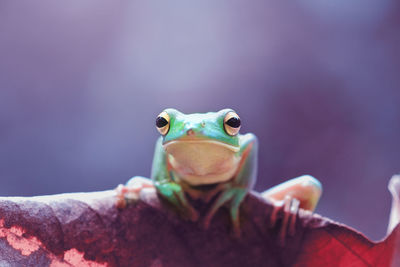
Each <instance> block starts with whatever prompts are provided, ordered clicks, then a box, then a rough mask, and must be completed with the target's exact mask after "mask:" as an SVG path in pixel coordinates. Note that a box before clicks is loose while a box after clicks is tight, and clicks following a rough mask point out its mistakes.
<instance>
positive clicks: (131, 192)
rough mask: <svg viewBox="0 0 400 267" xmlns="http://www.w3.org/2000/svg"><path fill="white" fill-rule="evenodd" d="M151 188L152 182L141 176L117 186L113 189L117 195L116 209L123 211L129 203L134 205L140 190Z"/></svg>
mask: <svg viewBox="0 0 400 267" xmlns="http://www.w3.org/2000/svg"><path fill="white" fill-rule="evenodd" d="M153 187H154V185H153V182H152V181H151V180H150V179H147V178H145V177H141V176H135V177H133V178H131V179H130V180H129V181H128V182H127V183H126V185H123V184H119V185H118V186H117V188H116V189H115V191H116V193H117V203H116V206H117V208H119V209H123V208H125V207H126V206H127V205H128V204H129V203H135V202H136V201H138V200H139V196H140V191H141V190H142V189H144V188H153Z"/></svg>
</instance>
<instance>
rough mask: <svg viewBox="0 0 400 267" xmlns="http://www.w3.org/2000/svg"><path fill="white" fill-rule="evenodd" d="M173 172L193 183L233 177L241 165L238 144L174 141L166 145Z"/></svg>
mask: <svg viewBox="0 0 400 267" xmlns="http://www.w3.org/2000/svg"><path fill="white" fill-rule="evenodd" d="M164 149H165V151H166V152H167V157H168V161H169V163H170V165H171V166H172V169H173V171H174V172H175V174H176V175H177V177H178V178H179V179H182V180H184V181H185V182H187V183H188V184H190V185H205V184H213V183H220V182H225V181H228V180H230V179H231V178H232V177H233V176H234V174H235V172H236V170H237V167H238V163H239V161H240V158H239V157H238V156H237V153H236V152H237V151H238V150H239V148H238V147H235V146H231V145H228V144H225V143H222V142H218V141H213V140H185V141H172V142H169V143H167V144H165V145H164Z"/></svg>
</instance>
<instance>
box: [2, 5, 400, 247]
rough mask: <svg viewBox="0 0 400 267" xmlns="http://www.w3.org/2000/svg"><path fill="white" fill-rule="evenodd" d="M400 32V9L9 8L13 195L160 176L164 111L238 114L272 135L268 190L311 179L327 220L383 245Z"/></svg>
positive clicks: (262, 136) (249, 128)
mask: <svg viewBox="0 0 400 267" xmlns="http://www.w3.org/2000/svg"><path fill="white" fill-rule="evenodd" d="M189 2H190V3H189ZM399 27H400V2H399V1H396V0H375V1H373V0H353V1H348V0H331V1H319V0H296V1H290V3H289V2H288V3H285V2H284V1H252V2H251V3H249V2H246V1H232V0H230V1H218V2H216V1H210V2H206V1H196V2H195V1H193V2H191V1H168V2H165V1H142V2H134V1H129V2H128V1H126V2H119V1H106V0H96V1H64V2H60V1H50V0H48V1H43V0H42V1H34V2H33V1H32V2H31V1H28V2H19V1H1V2H0V195H2V196H14V195H18V196H32V195H42V194H56V193H62V192H78V191H94V190H107V189H111V188H114V187H115V186H116V185H117V184H119V183H124V182H126V181H127V180H128V179H129V178H130V177H132V176H134V175H143V176H149V175H150V166H151V162H152V157H153V149H154V143H155V140H156V138H157V137H158V132H157V131H156V129H155V125H154V121H155V117H156V115H157V114H158V113H159V112H160V111H162V110H163V109H164V108H166V107H174V108H177V109H179V110H181V111H182V112H184V113H193V112H207V111H217V110H220V109H222V108H225V107H231V108H234V109H235V110H236V111H237V112H238V114H239V115H240V116H241V118H242V123H243V127H242V130H241V131H242V132H243V133H244V132H253V133H255V134H256V135H257V136H258V138H259V141H260V152H259V178H258V181H257V184H256V190H257V191H263V190H265V189H267V188H269V187H271V186H273V185H275V184H278V183H280V182H283V181H285V180H287V179H290V178H293V177H296V176H300V175H302V174H311V175H313V176H314V177H316V178H318V179H319V180H320V181H321V182H322V184H323V186H324V193H323V196H322V199H321V201H320V204H319V207H318V209H317V212H318V213H320V214H322V215H324V216H327V217H330V218H332V219H334V220H337V221H339V222H342V223H345V224H348V225H350V226H351V227H354V228H356V229H357V230H359V231H362V232H363V233H365V234H366V235H367V236H368V237H369V238H372V239H374V240H377V239H380V238H382V237H383V236H384V235H385V233H386V227H387V222H388V218H389V210H390V204H391V198H390V195H389V192H388V190H387V183H388V181H389V178H390V177H391V176H392V175H393V174H396V173H398V172H399V170H400V142H399V136H400V105H399V101H400V30H399Z"/></svg>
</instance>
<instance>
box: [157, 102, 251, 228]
mask: <svg viewBox="0 0 400 267" xmlns="http://www.w3.org/2000/svg"><path fill="white" fill-rule="evenodd" d="M231 111H233V110H231V109H223V110H221V111H219V112H209V113H204V114H200V113H196V114H188V115H186V114H183V113H181V112H179V111H177V110H175V109H166V110H165V112H167V113H168V115H169V116H170V125H169V131H168V133H167V134H166V135H164V136H161V137H160V138H159V139H158V141H157V143H156V148H155V153H154V159H153V166H152V172H151V178H152V180H153V182H154V185H155V187H156V190H157V192H158V193H159V194H160V195H161V197H163V198H164V199H166V200H168V201H169V202H170V203H171V204H172V205H174V206H175V207H176V209H178V210H179V211H180V213H181V214H182V215H184V216H186V217H187V218H189V219H192V220H197V219H198V214H197V211H196V210H195V209H194V208H193V207H192V206H191V204H190V203H189V201H188V199H187V197H186V194H185V192H186V193H189V192H196V195H197V196H200V197H204V196H207V194H210V195H211V194H212V193H211V191H213V192H214V193H215V191H216V190H217V191H218V192H217V193H219V195H218V197H217V198H216V199H215V201H213V203H212V205H211V207H210V209H209V211H208V214H207V215H206V216H205V218H204V226H205V227H208V225H209V224H210V221H211V219H212V217H213V215H214V214H215V213H216V212H217V211H218V209H219V208H220V207H222V206H227V207H228V208H229V211H230V216H231V219H232V223H233V226H234V231H235V232H238V231H239V208H240V204H241V203H242V201H243V199H244V198H245V196H246V194H247V193H248V191H249V190H250V189H251V188H252V187H253V186H254V183H255V181H256V173H257V148H258V145H257V138H256V137H255V135H253V134H251V133H248V134H245V135H241V134H236V135H234V136H231V135H229V134H228V133H227V132H226V131H225V127H224V118H225V116H226V114H227V113H228V112H231ZM189 132H190V136H191V138H192V139H193V138H195V139H198V140H210V141H213V142H214V143H215V141H216V142H221V143H223V144H228V145H231V146H232V147H235V148H236V149H237V152H234V157H235V158H236V159H237V165H235V166H234V167H235V168H236V171H235V172H234V174H233V175H232V177H230V178H229V179H228V180H224V181H223V182H219V183H217V185H216V186H214V188H216V190H211V191H210V192H208V191H207V190H205V191H204V190H198V189H199V188H200V187H199V185H198V184H191V183H190V182H188V181H183V180H182V179H181V178H180V174H179V171H177V170H176V169H174V167H173V166H171V164H170V162H168V161H169V157H168V152H167V151H166V149H165V147H164V145H165V144H167V143H169V142H172V141H184V140H185V138H186V139H187V138H188V135H189V134H188V133H189ZM216 144H217V145H218V143H216ZM217 157H218V156H217ZM212 184H215V183H212Z"/></svg>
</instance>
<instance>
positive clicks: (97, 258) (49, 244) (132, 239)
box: [0, 190, 400, 267]
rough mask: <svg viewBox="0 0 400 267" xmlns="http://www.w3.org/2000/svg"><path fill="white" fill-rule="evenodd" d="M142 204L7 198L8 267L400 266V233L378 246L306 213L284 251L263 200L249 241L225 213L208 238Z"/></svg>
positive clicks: (0, 237)
mask: <svg viewBox="0 0 400 267" xmlns="http://www.w3.org/2000/svg"><path fill="white" fill-rule="evenodd" d="M141 197H142V198H141V201H139V202H138V203H137V204H136V205H131V206H129V207H127V208H126V209H123V210H118V209H116V208H115V205H114V204H115V196H114V192H113V191H104V192H94V193H80V194H64V195H54V196H44V197H31V198H0V266H3V265H4V266H71V265H72V266H164V267H165V266H293V265H294V266H400V255H399V254H400V253H399V248H400V243H399V242H400V238H399V237H400V228H399V226H397V227H396V228H395V229H394V231H393V232H392V233H391V235H390V236H388V237H387V238H386V239H385V240H383V241H382V242H378V243H374V242H371V241H370V240H368V239H367V238H366V237H364V236H363V235H361V234H360V233H357V232H356V231H354V230H352V229H350V228H348V227H346V226H344V225H340V224H337V223H335V222H332V221H330V220H329V219H326V218H322V217H320V216H318V215H314V216H310V214H307V213H304V212H301V213H300V214H299V218H298V219H297V221H296V222H297V223H296V233H295V235H294V236H288V237H287V238H286V240H285V244H286V245H285V246H280V245H279V231H280V227H281V222H282V216H283V211H282V210H281V211H279V213H278V218H279V219H278V223H277V224H276V225H275V226H274V228H269V227H268V225H269V218H270V215H271V212H272V206H271V205H270V204H269V203H266V202H265V200H263V199H262V198H260V197H258V195H257V194H255V193H252V194H250V195H249V196H248V197H247V198H246V200H245V202H244V203H243V206H242V209H241V226H242V235H241V238H235V237H234V236H233V235H232V234H231V232H230V230H231V229H230V220H229V216H228V213H227V211H226V210H224V209H221V210H220V211H219V212H218V213H217V214H216V216H215V218H214V219H213V221H212V223H211V226H210V228H209V229H207V230H204V229H202V228H201V227H200V226H199V225H200V224H199V223H197V222H194V223H193V222H188V221H185V220H182V219H180V217H179V216H177V214H176V213H175V212H174V211H173V210H171V208H170V207H169V206H168V205H167V204H165V203H164V202H160V201H159V199H158V197H157V195H156V194H155V193H154V191H150V190H147V191H145V192H144V193H143V194H142V196H141ZM6 263H8V264H9V265H6Z"/></svg>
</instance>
